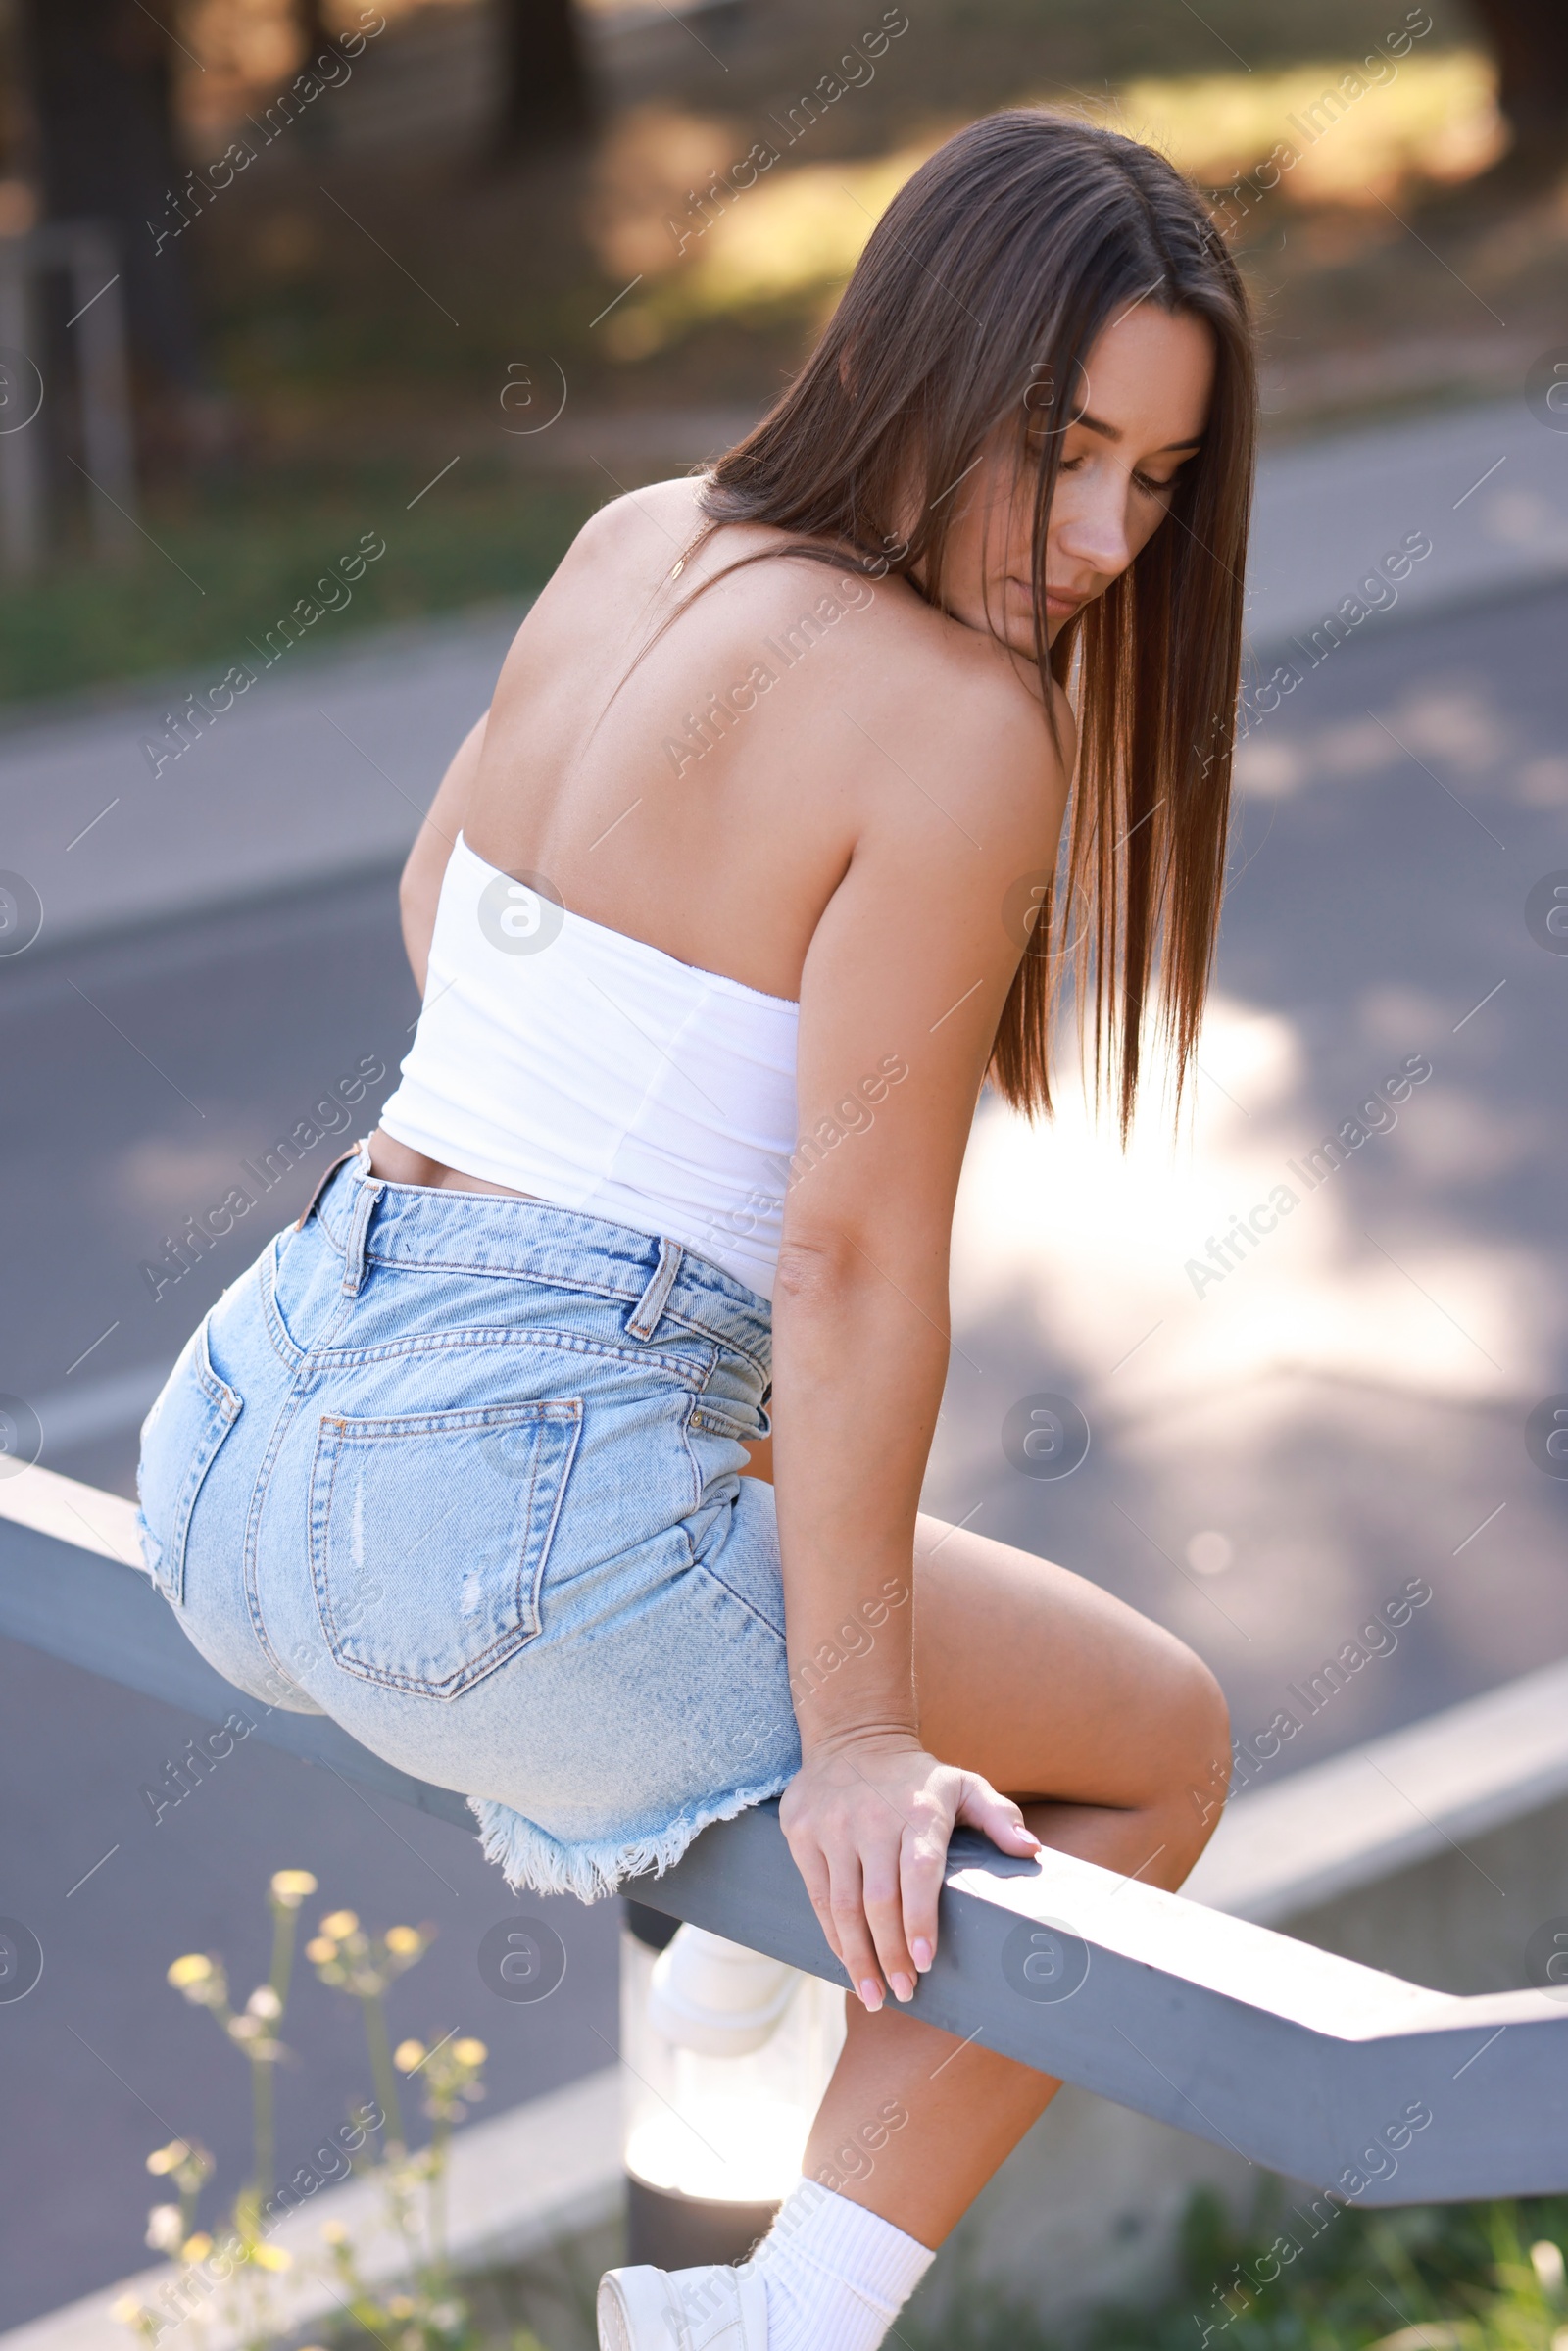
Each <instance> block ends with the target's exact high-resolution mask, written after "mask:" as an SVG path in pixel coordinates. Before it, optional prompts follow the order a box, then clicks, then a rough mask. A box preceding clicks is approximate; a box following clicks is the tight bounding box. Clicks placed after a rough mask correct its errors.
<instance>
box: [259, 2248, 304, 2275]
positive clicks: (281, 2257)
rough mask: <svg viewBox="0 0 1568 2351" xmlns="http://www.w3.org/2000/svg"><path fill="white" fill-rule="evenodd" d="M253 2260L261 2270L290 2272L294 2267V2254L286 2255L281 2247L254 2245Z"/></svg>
mask: <svg viewBox="0 0 1568 2351" xmlns="http://www.w3.org/2000/svg"><path fill="white" fill-rule="evenodd" d="M251 2260H252V2261H253V2262H254V2263H255V2265H256V2267H257V2269H259V2270H288V2269H292V2268H293V2266H294V2256H293V2254H292V2253H285V2252H284V2250H283V2248H282V2246H281V2245H253V2246H252V2247H251Z"/></svg>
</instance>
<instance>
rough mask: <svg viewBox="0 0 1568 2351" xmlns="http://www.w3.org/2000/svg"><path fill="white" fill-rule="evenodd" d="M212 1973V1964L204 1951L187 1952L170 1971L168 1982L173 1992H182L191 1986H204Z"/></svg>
mask: <svg viewBox="0 0 1568 2351" xmlns="http://www.w3.org/2000/svg"><path fill="white" fill-rule="evenodd" d="M212 1972H213V1963H212V1961H211V1960H210V1959H209V1958H208V1956H207V1954H206V1952H205V1951H187V1952H186V1953H185V1956H184V1958H183V1959H176V1960H175V1962H174V1964H173V1966H172V1968H171V1969H170V1971H169V1982H170V1983H171V1984H172V1985H173V1987H174V1989H175V1991H184V1990H185V1989H186V1988H187V1986H188V1985H190V1984H205V1983H206V1982H207V1980H208V1978H209V1977H210V1976H211V1974H212Z"/></svg>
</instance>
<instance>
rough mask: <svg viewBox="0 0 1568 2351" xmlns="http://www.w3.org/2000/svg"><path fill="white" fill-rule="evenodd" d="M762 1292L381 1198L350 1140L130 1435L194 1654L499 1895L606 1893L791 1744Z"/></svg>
mask: <svg viewBox="0 0 1568 2351" xmlns="http://www.w3.org/2000/svg"><path fill="white" fill-rule="evenodd" d="M770 1344H771V1325H770V1318H769V1312H768V1307H767V1304H766V1301H765V1300H764V1299H762V1298H759V1297H757V1296H756V1295H755V1293H754V1292H752V1291H750V1290H748V1289H746V1288H745V1287H744V1285H743V1284H741V1283H739V1282H737V1281H736V1280H735V1279H734V1278H733V1277H732V1276H731V1275H729V1274H727V1273H724V1272H723V1271H721V1270H720V1268H719V1267H717V1266H716V1265H712V1264H710V1263H709V1262H708V1261H707V1260H706V1259H704V1258H701V1257H698V1256H695V1255H693V1254H692V1253H691V1252H690V1251H689V1250H684V1249H681V1248H680V1247H679V1246H678V1245H677V1244H676V1243H674V1242H671V1241H667V1240H660V1239H657V1238H655V1237H652V1236H649V1235H646V1234H642V1233H637V1232H633V1231H632V1230H630V1228H629V1227H627V1226H625V1225H617V1224H608V1223H605V1222H604V1221H602V1220H601V1219H599V1218H597V1217H592V1216H582V1215H578V1214H576V1213H575V1212H573V1211H571V1210H569V1209H564V1208H556V1207H552V1206H548V1205H546V1204H545V1203H544V1202H541V1201H532V1200H507V1199H504V1198H501V1197H499V1196H496V1195H493V1194H492V1195H486V1194H482V1193H468V1192H436V1191H429V1190H425V1189H423V1188H420V1187H417V1186H413V1185H403V1184H388V1183H383V1182H380V1181H378V1180H377V1179H375V1178H374V1177H372V1176H371V1175H370V1174H369V1172H368V1153H367V1152H366V1150H365V1147H364V1146H363V1145H362V1146H361V1147H360V1150H359V1151H358V1153H357V1154H356V1156H355V1157H354V1158H353V1159H351V1160H349V1161H347V1162H346V1163H345V1164H343V1165H342V1166H340V1167H339V1168H338V1169H337V1170H336V1172H335V1173H333V1174H332V1175H331V1176H330V1178H329V1179H328V1181H327V1183H326V1184H325V1186H324V1188H323V1189H322V1191H321V1193H320V1195H319V1199H318V1200H317V1202H316V1204H315V1206H314V1208H313V1209H312V1211H311V1212H310V1213H309V1214H308V1215H307V1218H306V1220H305V1222H304V1223H303V1225H302V1226H301V1227H299V1228H295V1227H292V1226H291V1227H290V1228H289V1229H288V1231H286V1232H284V1233H282V1234H280V1235H279V1236H278V1237H277V1239H276V1240H275V1241H273V1242H271V1243H270V1245H269V1246H268V1248H267V1249H264V1250H263V1252H262V1254H261V1256H260V1257H259V1258H258V1260H257V1262H256V1263H255V1264H254V1265H253V1266H252V1267H251V1269H250V1271H249V1272H248V1273H246V1274H244V1275H243V1276H242V1277H241V1278H240V1280H239V1281H237V1282H236V1283H235V1284H234V1285H233V1287H232V1288H231V1289H229V1290H227V1291H225V1292H224V1294H223V1296H222V1297H221V1298H220V1299H219V1301H218V1303H217V1305H216V1306H214V1308H213V1309H212V1312H211V1313H210V1314H209V1315H208V1316H207V1318H206V1320H205V1321H204V1322H203V1323H202V1325H201V1327H200V1328H199V1329H198V1330H197V1331H196V1332H195V1334H194V1335H193V1337H192V1339H191V1340H190V1343H189V1345H188V1346H187V1347H186V1348H185V1350H184V1352H183V1354H182V1355H181V1356H180V1359H179V1361H178V1363H177V1364H176V1365H175V1367H174V1369H173V1371H172V1373H171V1375H170V1378H169V1381H168V1384H167V1385H166V1387H165V1389H164V1391H163V1394H162V1396H160V1397H159V1399H158V1401H157V1403H156V1404H155V1405H154V1406H153V1409H152V1412H151V1413H150V1415H149V1416H148V1419H147V1423H146V1426H145V1427H144V1429H143V1431H142V1452H141V1468H140V1474H139V1489H140V1495H141V1520H140V1525H141V1532H142V1544H143V1551H144V1556H145V1558H146V1562H147V1566H148V1570H149V1572H150V1573H151V1575H152V1576H153V1578H154V1580H155V1581H156V1583H157V1584H158V1586H159V1589H160V1590H161V1591H162V1592H163V1593H164V1596H165V1597H166V1599H168V1600H169V1602H170V1603H171V1605H172V1607H173V1608H174V1609H175V1611H176V1613H177V1614H178V1616H179V1620H180V1622H181V1624H182V1625H183V1626H184V1628H185V1631H186V1633H187V1634H188V1635H189V1637H190V1639H191V1641H193V1642H194V1643H195V1645H196V1647H197V1648H198V1649H200V1651H201V1653H202V1655H203V1656H204V1657H206V1658H207V1659H208V1660H209V1662H210V1663H211V1664H212V1665H214V1666H216V1667H217V1669H218V1671H219V1672H220V1673H221V1674H222V1675H224V1676H225V1677H226V1678H227V1680H229V1681H230V1682H232V1683H234V1684H235V1685H236V1686H237V1687H238V1688H239V1689H240V1690H245V1691H246V1692H247V1693H248V1694H250V1695H252V1696H254V1697H256V1698H259V1699H262V1700H263V1701H265V1702H266V1703H268V1704H270V1705H280V1706H283V1707H285V1708H291V1709H293V1710H295V1711H298V1712H304V1713H314V1712H320V1713H325V1714H328V1715H331V1716H332V1717H333V1718H334V1719H335V1720H336V1721H337V1722H339V1723H341V1724H342V1725H343V1727H344V1729H345V1730H347V1731H349V1732H350V1733H352V1735H353V1736H354V1738H356V1739H359V1740H360V1741H361V1742H362V1743H363V1744H364V1745H366V1746H368V1747H370V1748H373V1749H374V1751H375V1752H376V1754H378V1755H381V1756H383V1757H384V1758H385V1759H386V1760H387V1761H388V1762H389V1763H393V1764H396V1765H398V1766H399V1767H400V1769H402V1770H404V1771H406V1772H410V1773H412V1774H414V1775H415V1777H417V1778H418V1779H421V1780H427V1781H432V1782H434V1783H436V1784H437V1785H439V1786H441V1787H444V1788H456V1789H458V1790H460V1791H461V1792H462V1793H463V1794H464V1795H466V1796H467V1798H468V1799H469V1802H470V1804H471V1806H472V1809H473V1811H474V1813H475V1814H476V1816H477V1818H478V1822H479V1827H480V1834H481V1836H482V1837H483V1841H484V1848H485V1851H486V1853H487V1854H488V1855H489V1857H490V1858H491V1859H492V1860H493V1861H496V1862H499V1863H500V1865H501V1867H502V1869H503V1870H504V1871H505V1873H506V1876H507V1879H508V1881H509V1883H510V1884H512V1885H513V1886H534V1887H537V1888H538V1889H539V1891H541V1892H544V1893H558V1892H566V1893H574V1894H577V1895H578V1896H580V1897H581V1898H582V1899H583V1900H585V1901H592V1900H594V1899H595V1898H596V1897H597V1896H598V1895H600V1894H604V1893H609V1892H613V1890H614V1889H615V1887H616V1886H617V1885H618V1884H619V1882H620V1881H621V1879H622V1878H625V1877H629V1876H635V1875H637V1874H639V1873H641V1872H644V1871H648V1870H656V1869H663V1868H666V1867H667V1866H668V1865H669V1864H670V1863H671V1862H672V1861H674V1860H676V1859H678V1857H679V1856H680V1854H681V1853H682V1852H683V1851H684V1850H685V1848H686V1846H687V1845H688V1843H689V1842H690V1841H691V1839H692V1837H695V1836H696V1834H697V1832H698V1831H699V1830H700V1829H702V1828H704V1827H705V1826H706V1825H707V1824H708V1823H709V1822H710V1821H714V1820H724V1819H727V1818H729V1817H730V1816H731V1815H732V1814H734V1813H736V1812H739V1811H741V1810H743V1809H744V1808H745V1807H746V1806H747V1805H749V1804H755V1803H759V1802H760V1801H761V1800H762V1799H763V1798H764V1797H766V1796H772V1795H777V1794H778V1793H779V1792H780V1791H781V1790H782V1789H783V1788H784V1787H785V1786H786V1784H787V1783H788V1781H789V1780H790V1778H791V1777H792V1776H793V1774H794V1773H795V1771H796V1770H797V1769H798V1768H799V1764H800V1745H799V1739H798V1736H797V1732H796V1725H795V1715H794V1709H793V1707H792V1705H791V1702H790V1691H789V1679H788V1671H787V1667H786V1662H785V1645H784V1602H783V1589H782V1583H781V1579H780V1574H779V1551H778V1531H777V1521H776V1519H775V1516H774V1509H773V1490H772V1488H771V1487H770V1486H768V1485H766V1484H764V1483H762V1482H761V1481H760V1480H759V1479H756V1478H751V1477H743V1476H742V1475H741V1474H740V1473H741V1471H742V1470H743V1469H744V1468H745V1466H746V1455H745V1453H744V1452H743V1450H742V1446H741V1440H742V1439H743V1438H744V1439H752V1438H757V1437H762V1436H765V1435H766V1434H767V1433H768V1428H769V1422H768V1419H767V1414H766V1409H765V1406H766V1399H767V1396H768V1394H769V1363H770Z"/></svg>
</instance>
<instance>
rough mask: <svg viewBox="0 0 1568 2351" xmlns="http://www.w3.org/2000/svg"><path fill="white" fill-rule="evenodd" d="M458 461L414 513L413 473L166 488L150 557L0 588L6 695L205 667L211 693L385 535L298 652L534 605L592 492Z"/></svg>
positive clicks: (61, 569) (149, 520) (151, 525)
mask: <svg viewBox="0 0 1568 2351" xmlns="http://www.w3.org/2000/svg"><path fill="white" fill-rule="evenodd" d="M466 465H467V470H466V473H465V472H462V471H460V472H458V473H454V474H452V475H449V476H448V478H447V480H445V481H444V482H441V483H440V484H439V485H438V486H437V487H436V488H435V489H434V490H432V491H430V492H429V494H428V496H427V497H426V498H425V499H423V500H421V502H420V503H419V504H418V505H417V506H416V507H415V508H414V510H413V512H412V513H410V512H407V511H406V509H407V504H408V501H409V499H410V497H411V496H412V495H413V494H414V493H415V492H416V491H417V489H418V488H419V486H420V484H419V476H418V474H417V472H414V471H412V470H410V469H409V468H406V467H398V468H393V467H392V466H391V465H384V466H381V467H379V468H374V467H367V468H365V469H364V470H363V471H362V472H360V473H358V474H356V473H355V472H353V471H352V470H350V469H348V468H343V469H341V470H338V471H336V472H332V473H323V474H313V473H311V472H309V471H306V470H304V469H289V470H287V471H284V472H281V473H279V474H278V475H275V476H272V477H270V478H268V477H262V478H256V477H252V478H250V479H243V478H242V479H239V480H234V481H229V482H227V483H223V484H221V485H217V486H212V487H207V488H202V487H200V486H197V487H193V488H189V489H185V490H180V491H174V490H170V489H166V490H165V491H164V492H163V493H162V494H161V495H159V496H157V497H155V498H154V499H152V500H151V501H149V503H148V505H147V507H146V508H145V509H144V512H143V515H142V521H143V526H144V528H145V529H146V530H147V531H149V532H150V533H151V534H152V537H153V538H154V539H156V541H157V545H156V547H155V546H152V545H150V544H148V543H146V542H145V541H138V543H137V549H136V552H135V553H134V554H132V555H131V556H130V557H128V558H127V559H126V560H125V561H124V562H123V563H113V564H110V563H95V562H93V561H91V560H89V559H88V558H86V557H85V556H75V557H72V556H69V555H68V556H67V557H65V558H64V559H62V560H61V561H59V562H57V563H54V564H53V565H51V566H50V567H49V568H48V569H47V570H45V571H43V572H42V573H40V574H39V575H38V577H36V578H35V579H32V580H29V581H28V582H26V583H25V585H19V586H14V587H8V588H5V589H3V590H0V698H3V699H7V700H15V699H18V698H20V697H23V696H27V697H35V696H47V695H54V694H61V693H65V692H67V691H69V690H71V689H73V688H75V687H80V686H84V685H88V684H93V683H107V682H110V681H113V680H116V679H123V678H130V677H135V676H138V675H141V674H144V673H147V672H152V673H155V674H156V673H157V672H159V671H164V670H169V671H173V670H180V671H183V670H190V669H194V670H202V669H205V668H209V667H210V668H211V669H212V670H213V672H214V679H213V680H209V679H206V678H203V679H202V681H201V682H204V683H211V682H214V680H216V677H217V676H219V675H221V672H222V670H223V668H224V666H225V665H226V663H227V662H228V661H234V660H242V659H244V658H245V657H246V653H247V648H248V647H249V646H250V645H251V643H252V641H253V640H256V639H259V638H261V637H262V636H263V634H264V632H265V631H267V630H268V629H270V628H271V627H273V626H274V624H275V623H276V622H277V621H278V619H279V618H280V617H281V616H282V615H283V614H284V613H285V612H289V611H290V610H291V609H292V607H293V606H294V604H295V602H296V600H297V599H298V598H300V597H302V596H305V595H308V594H309V593H310V591H311V589H312V587H313V586H314V584H315V583H316V581H317V580H318V578H319V576H320V574H321V572H322V570H323V568H324V566H325V565H326V564H328V563H332V562H333V561H334V560H335V558H337V557H338V556H339V555H340V554H342V553H343V552H344V551H345V550H347V549H352V548H353V547H355V546H356V544H357V543H358V541H359V539H360V536H361V534H362V533H363V532H365V531H370V530H373V531H377V532H379V533H380V535H381V536H382V537H383V538H384V539H385V541H386V547H387V552H386V554H385V555H384V556H383V557H382V558H381V560H380V561H379V563H372V564H371V565H370V566H369V567H368V569H367V570H366V572H365V574H364V576H363V578H361V579H360V580H359V582H358V583H357V584H356V586H355V588H354V591H353V600H352V602H351V603H349V604H347V605H346V606H345V607H344V608H343V610H342V611H340V612H329V613H327V614H326V615H325V616H324V617H323V618H322V619H321V620H320V621H319V622H318V623H317V624H316V626H315V628H314V629H313V631H312V633H311V635H310V637H309V638H308V639H306V640H305V642H307V643H309V644H312V645H315V646H319V647H324V648H326V649H328V650H330V649H331V648H332V647H334V646H338V645H343V644H346V643H347V641H348V639H349V637H350V635H351V634H353V633H354V632H356V631H358V630H361V629H364V628H367V627H369V626H372V625H374V624H376V623H378V622H384V621H389V620H408V619H415V618H417V617H420V616H422V615H424V614H427V613H433V612H451V611H456V610H459V609H461V608H463V607H465V606H467V605H473V604H479V603H483V602H485V601H487V600H494V599H511V598H522V597H524V596H527V595H531V594H533V593H534V592H535V591H537V590H538V589H539V588H540V587H542V586H543V584H544V582H545V580H546V579H547V578H548V577H549V575H550V573H551V571H552V570H553V569H554V567H555V565H556V564H557V563H559V562H560V560H561V557H562V556H563V554H564V552H565V549H566V547H567V546H568V545H569V543H570V541H571V538H572V535H573V533H574V532H575V531H576V530H577V529H578V528H579V527H580V526H581V524H582V522H583V521H584V520H585V519H586V517H587V515H588V514H590V513H591V512H592V510H593V508H594V507H595V506H596V505H597V504H598V503H599V494H598V492H597V491H596V490H594V489H593V488H592V487H590V486H589V485H587V484H580V483H572V482H570V481H561V482H554V481H552V482H544V483H539V482H519V481H518V480H517V479H516V478H515V476H512V477H509V476H507V475H504V474H503V473H502V472H501V471H500V469H499V468H497V467H495V466H493V465H492V466H491V467H490V468H489V469H488V470H487V469H486V468H485V466H484V465H482V464H481V463H477V462H471V461H466ZM460 484H461V486H460ZM193 583H194V584H193ZM198 587H199V588H200V589H201V590H202V591H204V593H200V594H199V593H198ZM338 593H339V594H340V595H341V593H342V591H341V589H340V590H339V591H338Z"/></svg>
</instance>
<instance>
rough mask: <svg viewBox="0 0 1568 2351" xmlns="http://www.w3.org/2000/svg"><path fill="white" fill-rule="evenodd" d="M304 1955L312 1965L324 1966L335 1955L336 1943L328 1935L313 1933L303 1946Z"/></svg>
mask: <svg viewBox="0 0 1568 2351" xmlns="http://www.w3.org/2000/svg"><path fill="white" fill-rule="evenodd" d="M305 1956H306V1958H307V1959H308V1960H310V1962H311V1964H312V1965H313V1966H314V1967H324V1966H325V1964H326V1962H327V1961H328V1960H329V1959H335V1958H336V1957H337V1945H336V1943H335V1942H333V1940H332V1938H331V1936H330V1935H312V1937H311V1939H310V1941H309V1942H308V1943H307V1944H306V1946H305Z"/></svg>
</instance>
